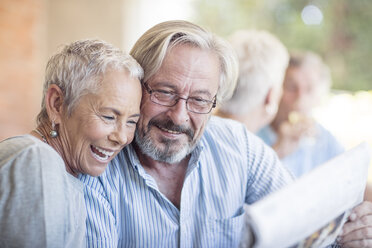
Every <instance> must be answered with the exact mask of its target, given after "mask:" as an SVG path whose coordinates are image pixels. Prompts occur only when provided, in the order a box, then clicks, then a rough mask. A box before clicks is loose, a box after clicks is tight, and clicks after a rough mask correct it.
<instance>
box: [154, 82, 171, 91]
mask: <svg viewBox="0 0 372 248" xmlns="http://www.w3.org/2000/svg"><path fill="white" fill-rule="evenodd" d="M150 87H151V86H150ZM152 87H167V88H171V89H173V90H176V89H177V86H175V85H174V84H172V83H169V82H158V83H155V84H154V85H153V86H152Z"/></svg>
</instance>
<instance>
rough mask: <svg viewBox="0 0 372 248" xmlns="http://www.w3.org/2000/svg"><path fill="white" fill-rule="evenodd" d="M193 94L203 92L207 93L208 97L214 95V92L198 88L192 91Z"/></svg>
mask: <svg viewBox="0 0 372 248" xmlns="http://www.w3.org/2000/svg"><path fill="white" fill-rule="evenodd" d="M192 93H193V94H195V93H196V94H203V95H207V96H208V97H212V94H211V93H210V92H209V91H208V90H196V91H193V92H192Z"/></svg>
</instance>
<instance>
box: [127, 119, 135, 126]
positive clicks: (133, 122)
mask: <svg viewBox="0 0 372 248" xmlns="http://www.w3.org/2000/svg"><path fill="white" fill-rule="evenodd" d="M128 124H130V125H137V121H133V120H130V121H128Z"/></svg>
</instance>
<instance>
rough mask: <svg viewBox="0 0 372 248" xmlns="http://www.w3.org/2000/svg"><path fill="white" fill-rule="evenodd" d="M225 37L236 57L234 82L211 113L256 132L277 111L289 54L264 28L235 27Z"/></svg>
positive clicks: (268, 121)
mask: <svg viewBox="0 0 372 248" xmlns="http://www.w3.org/2000/svg"><path fill="white" fill-rule="evenodd" d="M229 40H230V43H231V44H232V46H233V47H234V49H235V51H236V54H237V56H238V59H239V77H238V83H237V86H236V88H235V91H234V94H233V96H232V97H231V98H230V99H229V100H228V101H226V102H225V103H224V104H222V105H221V106H220V107H219V109H218V110H217V111H216V112H215V114H216V115H218V116H220V117H224V118H231V119H234V120H237V121H240V122H242V123H244V124H245V126H246V127H247V128H248V130H250V131H251V132H253V133H256V132H257V131H258V130H260V129H261V128H262V127H264V126H265V125H267V124H269V123H270V122H271V121H272V120H273V118H274V116H275V114H276V112H277V109H278V104H279V101H280V98H281V95H282V84H283V78H284V75H285V71H286V69H287V66H288V61H289V54H288V51H287V49H286V48H285V46H284V45H283V44H282V43H281V42H280V40H279V39H278V38H276V37H275V36H274V35H272V34H271V33H269V32H267V31H264V30H239V31H236V32H235V33H234V34H233V35H231V37H230V39H229Z"/></svg>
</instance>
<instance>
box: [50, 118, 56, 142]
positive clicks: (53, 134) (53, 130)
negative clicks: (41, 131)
mask: <svg viewBox="0 0 372 248" xmlns="http://www.w3.org/2000/svg"><path fill="white" fill-rule="evenodd" d="M55 127H56V125H55V124H54V121H52V130H51V131H50V132H49V135H50V137H52V138H55V137H57V136H58V132H57V131H56V130H55Z"/></svg>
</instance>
